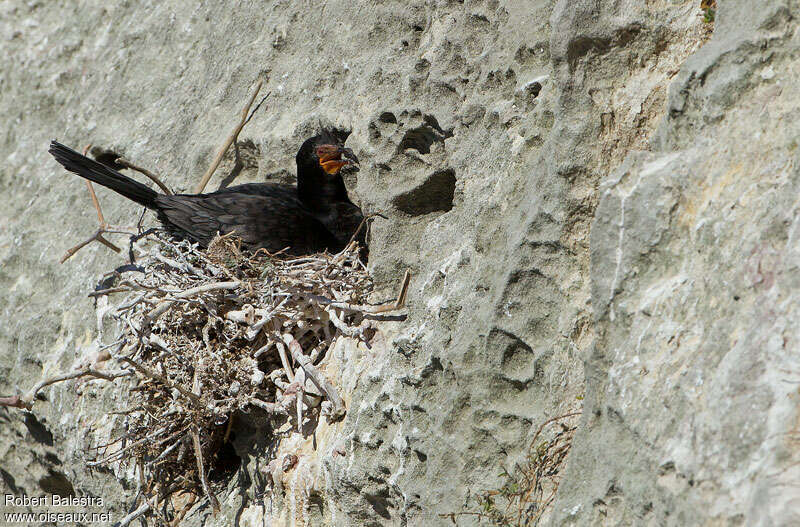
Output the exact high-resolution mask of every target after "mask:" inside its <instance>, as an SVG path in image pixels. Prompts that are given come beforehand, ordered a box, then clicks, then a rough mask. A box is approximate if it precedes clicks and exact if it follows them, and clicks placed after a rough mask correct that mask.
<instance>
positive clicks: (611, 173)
mask: <svg viewBox="0 0 800 527" xmlns="http://www.w3.org/2000/svg"><path fill="white" fill-rule="evenodd" d="M642 4H645V5H642ZM698 4H699V2H697V1H694V0H693V1H680V0H678V1H670V2H646V3H643V2H618V1H608V0H600V1H597V0H560V1H552V0H548V1H534V0H527V1H525V0H523V1H509V2H498V1H496V0H494V1H466V2H446V1H443V2H435V3H431V2H413V1H412V2H407V1H387V2H381V3H378V5H374V4H370V5H369V6H360V5H354V3H352V2H344V1H328V2H324V3H320V4H319V5H317V4H310V3H307V2H288V1H278V2H273V3H271V4H269V5H267V4H260V3H259V4H257V5H253V6H242V5H239V4H236V5H235V6H233V5H231V6H222V5H219V4H217V3H211V4H209V5H190V6H187V5H185V4H184V3H178V2H175V3H165V2H154V3H152V5H143V4H141V3H123V4H120V5H118V6H113V5H109V6H105V7H100V6H81V7H78V6H74V5H72V4H69V3H68V4H66V5H60V6H58V7H55V6H51V5H49V4H48V3H45V2H14V1H12V2H4V3H3V4H2V5H0V42H2V44H1V46H2V49H3V51H4V53H2V55H0V116H1V118H2V122H4V123H5V126H4V128H3V133H2V134H0V159H3V163H2V166H0V186H1V187H2V196H3V199H4V207H3V208H2V209H1V210H0V219H1V220H2V225H3V229H0V291H2V293H0V294H2V302H0V316H2V321H3V322H2V324H0V394H9V393H14V392H15V391H17V390H27V389H28V388H30V386H32V385H33V384H35V383H36V382H37V381H38V380H40V379H41V378H42V377H43V376H46V375H50V374H53V373H55V372H59V371H64V370H68V369H71V368H73V367H74V366H75V365H77V364H80V363H81V362H83V361H85V360H87V358H89V357H90V356H91V355H92V354H93V353H96V351H97V349H98V347H99V346H100V345H102V343H103V342H109V339H110V338H111V336H112V328H111V327H110V326H108V324H107V322H104V321H103V320H102V319H101V318H100V317H98V316H96V314H95V311H94V306H93V302H92V301H91V300H90V299H88V298H86V294H87V292H88V291H89V290H90V289H91V287H92V285H93V283H94V282H95V281H96V280H97V279H98V278H99V277H100V275H101V274H102V273H103V272H105V271H107V270H109V269H111V268H113V266H115V265H118V264H119V263H121V262H122V257H121V256H116V255H114V254H113V253H111V252H110V251H109V250H108V249H106V248H105V247H102V246H99V245H93V246H90V247H88V248H85V249H84V250H82V251H81V252H79V253H78V254H77V255H76V256H74V257H73V258H72V259H71V260H69V261H68V262H67V263H65V264H64V265H59V264H58V259H59V258H60V256H61V255H62V254H63V253H64V251H65V250H66V249H67V248H69V247H71V246H73V245H75V244H76V243H78V242H79V241H80V240H82V239H83V238H85V237H88V236H89V235H91V234H92V233H93V232H94V229H96V219H95V214H94V210H93V209H92V207H91V204H90V202H89V200H88V197H87V195H86V188H85V185H84V184H83V183H82V182H80V181H79V180H78V179H77V178H76V177H74V176H72V175H69V174H67V173H65V172H64V171H62V170H61V169H60V168H59V167H58V166H57V165H56V163H55V162H54V161H52V160H51V159H50V158H49V155H48V154H47V144H48V141H49V140H50V139H52V138H57V139H59V140H60V141H62V142H65V143H67V144H70V145H73V146H76V147H81V146H83V145H85V144H87V143H93V144H95V145H97V146H100V147H103V148H106V149H110V150H112V151H114V152H117V153H119V154H122V155H124V156H125V157H127V158H128V159H130V160H132V161H134V162H135V163H137V164H139V165H142V166H146V167H148V168H150V169H151V170H153V171H155V172H157V173H158V174H160V175H161V176H163V179H165V180H166V181H167V182H168V184H169V185H171V186H172V187H173V188H175V189H177V190H180V191H187V190H190V189H191V188H192V187H194V185H195V184H196V181H197V180H198V179H199V177H200V175H201V174H202V173H203V171H204V170H205V168H206V167H207V165H208V163H209V162H210V160H211V157H212V156H213V154H214V152H215V150H216V149H217V148H218V147H219V145H220V144H221V142H222V140H223V139H224V137H225V136H226V135H227V133H228V132H229V130H230V129H231V128H232V127H233V126H234V124H235V123H236V121H237V119H238V112H239V111H240V109H241V106H242V104H243V103H244V101H245V100H246V98H247V96H248V90H250V89H251V87H252V85H253V83H254V81H255V79H256V78H258V77H261V78H263V79H264V81H265V84H264V88H263V91H262V93H266V92H267V91H269V93H270V96H269V98H268V100H267V102H266V103H265V107H266V109H262V110H261V111H260V112H259V113H258V114H256V116H255V117H254V118H253V120H252V121H251V122H250V123H249V124H248V125H247V127H246V128H245V129H244V131H243V132H242V135H241V137H240V145H239V146H240V152H241V160H242V167H241V169H237V170H234V168H233V161H232V157H231V156H228V157H229V158H228V160H227V164H224V165H223V167H222V168H221V169H220V171H219V172H218V175H216V176H215V179H214V180H212V184H211V186H215V185H219V182H220V181H221V180H223V179H225V176H229V177H228V178H227V179H232V178H233V177H235V181H236V183H241V182H246V181H263V180H264V179H275V180H283V181H287V180H289V181H290V180H291V176H292V174H293V172H294V167H293V156H294V152H295V150H296V148H297V146H298V145H299V144H300V143H301V141H302V139H303V138H304V137H306V136H308V135H310V133H311V132H312V131H313V130H315V129H316V128H317V127H318V126H319V123H320V122H323V123H327V124H335V125H337V126H340V127H343V128H347V129H350V130H352V134H351V136H350V138H349V139H348V143H347V144H348V146H350V147H351V148H353V149H354V151H355V152H356V153H357V155H358V156H359V158H360V160H361V171H360V172H359V173H358V175H357V177H355V178H351V180H350V181H348V184H349V188H350V191H351V194H353V195H354V196H355V198H356V201H358V202H359V203H360V204H361V205H362V208H364V209H365V210H367V211H370V212H372V211H380V212H382V213H384V214H385V215H386V216H387V217H388V219H385V220H384V219H377V220H376V221H375V223H374V225H373V228H372V243H371V247H370V249H371V250H370V267H371V269H372V271H373V274H374V276H375V279H376V282H377V284H378V286H379V287H378V291H377V293H376V296H377V297H379V298H381V299H382V298H386V297H389V296H390V294H391V292H392V291H394V289H395V287H396V285H397V282H398V281H399V279H400V278H401V277H402V275H403V272H404V271H405V270H406V269H409V268H410V269H411V270H412V271H413V272H414V279H413V281H412V286H411V291H410V294H409V303H410V312H409V318H408V320H407V321H406V322H403V323H397V322H391V323H387V324H386V326H385V327H384V328H383V330H382V332H381V338H380V339H379V342H378V343H377V344H376V345H375V346H373V348H372V349H371V350H365V349H363V347H359V346H355V345H354V344H353V343H347V342H342V344H341V345H340V346H339V347H337V350H336V351H335V353H334V354H333V358H332V361H333V362H332V366H331V370H329V371H332V369H334V368H338V371H339V375H338V377H339V379H338V380H337V382H338V383H339V385H340V387H341V388H342V389H343V392H344V393H345V398H346V402H347V404H348V414H347V417H346V418H345V420H344V421H343V422H341V423H339V424H338V425H336V426H332V427H326V428H324V429H321V430H320V431H319V438H318V439H319V444H315V445H316V446H317V447H318V448H317V449H314V448H312V447H310V446H309V445H311V443H310V442H309V441H310V440H309V441H305V442H302V443H303V444H300V443H298V441H299V440H298V439H297V438H294V439H287V440H286V441H285V442H284V444H282V445H281V446H280V448H281V449H282V451H285V452H292V451H295V452H300V453H301V455H299V461H298V463H297V465H296V467H295V468H294V469H292V470H294V471H295V472H293V473H292V472H287V475H286V486H285V489H284V491H285V492H283V493H282V494H281V493H276V492H272V493H270V492H266V491H267V485H266V483H265V481H264V476H263V471H260V470H259V468H258V467H260V466H262V465H265V464H266V462H267V461H269V459H270V458H269V457H268V451H269V449H268V448H267V445H265V444H263V437H262V436H260V435H259V434H257V433H252V434H251V435H248V434H246V433H245V432H244V431H241V433H240V434H239V435H238V438H237V444H236V448H237V454H239V455H240V457H241V458H242V469H241V476H240V477H239V478H235V479H234V481H232V482H231V485H230V487H229V490H230V492H229V495H227V496H221V502H222V503H223V511H222V513H221V514H222V517H221V519H220V518H217V519H216V520H214V519H212V518H211V517H210V516H209V512H208V510H207V508H205V509H202V508H201V509H200V510H198V511H195V512H193V513H191V514H190V515H189V516H188V517H187V520H186V521H187V522H189V523H193V524H198V525H199V524H204V523H208V524H213V522H222V523H220V524H232V522H233V521H234V520H236V521H239V522H240V524H242V525H262V524H263V523H264V522H265V521H266V518H265V516H269V521H270V522H272V523H274V524H276V525H280V524H287V525H295V524H299V525H302V524H303V522H305V523H309V524H313V525H336V526H339V525H409V526H416V525H438V524H442V525H445V524H449V523H450V520H449V519H446V518H444V517H442V516H441V515H446V514H448V513H451V512H459V511H461V510H462V508H463V506H464V504H465V500H466V497H467V495H468V493H469V492H472V493H475V492H479V491H481V490H484V489H489V488H496V487H497V486H498V485H499V484H501V479H502V478H500V477H499V476H498V473H499V472H500V469H501V467H510V466H512V465H513V464H514V463H515V462H518V461H520V460H521V459H522V456H524V454H525V453H526V452H527V450H528V446H529V443H530V441H531V438H532V436H533V434H534V432H535V429H536V428H537V426H538V425H539V424H540V423H542V422H543V421H545V420H546V419H548V418H550V417H553V416H557V415H561V414H564V413H566V412H568V411H571V410H576V409H580V407H581V406H583V416H582V420H581V423H580V428H579V430H578V433H577V435H576V439H575V442H574V444H573V448H572V451H571V453H570V457H569V458H568V462H567V465H566V467H565V470H564V471H563V472H562V474H561V483H560V487H559V490H558V494H557V495H556V501H555V504H554V507H553V508H552V510H550V511H548V514H547V517H546V518H544V520H546V521H548V522H550V523H551V524H553V525H662V524H669V525H694V524H703V525H706V524H709V525H711V524H714V525H789V524H794V523H798V521H799V520H800V518H798V517H797V516H798V512H797V511H798V510H800V504H798V503H797V499H796V498H795V495H796V493H794V492H793V486H792V485H794V484H796V482H797V479H798V477H800V468H798V467H800V465H798V464H797V463H796V461H797V457H798V443H797V442H796V440H795V438H794V436H793V435H792V433H793V432H794V431H795V422H796V419H797V410H796V409H797V406H798V402H800V401H798V400H797V399H798V395H797V394H798V392H797V382H798V373H799V372H800V358H798V357H800V356H799V355H798V353H797V350H798V349H800V343H799V342H798V339H800V334H799V333H798V330H797V329H796V327H795V326H796V324H795V323H794V322H795V321H796V320H797V319H798V315H800V313H798V307H797V305H798V300H797V291H798V290H799V288H800V282H799V281H798V279H797V278H793V276H795V275H794V274H792V273H793V272H795V271H796V268H797V266H798V262H800V259H798V257H800V253H798V248H797V246H798V241H797V236H798V235H797V232H796V231H797V223H798V221H800V220H798V219H797V218H798V215H797V213H796V209H797V195H798V190H800V189H798V185H799V184H800V178H799V177H798V170H797V168H796V164H797V159H796V158H797V155H798V154H797V152H798V148H797V147H798V143H797V137H798V136H800V133H799V132H800V130H798V125H797V124H796V121H797V119H794V118H793V117H792V116H793V115H794V116H796V115H797V111H798V110H797V108H798V107H797V102H796V101H798V100H800V97H798V93H797V91H798V89H797V87H796V83H795V82H793V81H794V80H795V79H794V73H795V70H796V69H797V67H798V62H797V59H796V56H797V53H796V51H797V35H796V30H797V23H796V19H797V16H798V14H799V13H798V11H800V9H799V8H798V6H797V5H796V3H794V2H788V1H786V0H763V1H762V2H751V1H750V0H726V1H725V2H721V3H720V4H721V5H720V7H719V9H718V11H717V16H716V20H715V21H713V22H711V21H704V20H703V16H702V13H701V11H700V9H699V5H698ZM712 29H713V35H712ZM98 195H99V197H100V200H101V203H102V204H103V206H104V212H105V215H106V219H107V220H108V221H109V222H110V223H112V224H115V225H131V224H134V223H135V222H136V219H138V213H139V212H138V210H137V209H136V207H134V206H133V205H132V204H130V203H127V202H124V200H122V199H121V198H117V197H116V196H114V195H112V194H111V193H110V192H106V191H105V190H99V191H98ZM147 221H151V222H152V218H150V219H149V220H147ZM792 258H795V260H792ZM793 262H794V263H793ZM793 328H794V329H793ZM77 389H79V390H82V396H81V397H77V395H76V387H75V384H74V383H68V384H61V385H57V386H54V387H53V388H51V389H49V390H47V391H46V392H45V396H46V399H45V400H40V401H37V402H36V406H35V408H34V414H32V415H26V414H23V413H22V412H18V411H16V410H11V411H9V410H5V409H0V420H1V421H2V423H3V426H0V476H2V478H0V481H1V482H2V483H0V488H2V489H3V491H4V492H11V493H15V494H20V495H21V494H28V495H35V494H42V493H53V492H55V493H70V492H74V493H76V494H79V495H87V494H91V495H95V496H102V497H103V498H105V499H106V500H107V507H105V508H104V509H105V510H111V511H112V512H113V513H114V514H115V516H114V517H115V519H120V518H121V517H122V516H123V515H124V512H125V509H126V508H127V507H128V506H129V505H130V503H131V502H132V500H133V496H134V495H135V479H134V478H133V476H132V473H129V472H125V471H121V472H120V473H119V474H109V473H105V472H97V471H94V472H91V471H89V469H87V468H86V466H85V459H86V448H87V446H88V444H89V443H90V441H89V439H96V438H100V437H102V436H103V433H105V434H106V436H107V433H108V430H107V429H106V428H107V427H108V426H110V425H109V424H108V423H107V422H106V421H104V420H103V419H102V418H101V417H102V415H103V412H105V411H108V410H109V409H112V408H114V407H115V404H116V402H115V401H117V400H118V399H119V398H120V397H122V396H123V395H124V389H123V388H113V387H110V386H108V385H104V384H101V383H98V382H92V383H88V384H81V385H79V387H78V388H77ZM87 430H88V431H87ZM304 467H305V468H304ZM300 469H303V470H304V471H301V470H300ZM300 475H302V480H301V476H300ZM265 492H266V494H265ZM459 521H460V522H462V523H463V524H469V522H470V521H473V519H472V518H470V517H461V518H460V519H459ZM226 522H227V523H226Z"/></svg>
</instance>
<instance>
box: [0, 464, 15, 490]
mask: <svg viewBox="0 0 800 527" xmlns="http://www.w3.org/2000/svg"><path fill="white" fill-rule="evenodd" d="M0 478H2V479H3V483H5V484H6V487H8V488H9V489H10V490H11V492H12V493H14V494H19V489H17V481H16V480H15V479H14V476H12V475H11V474H9V473H8V472H6V471H5V470H3V469H2V468H0Z"/></svg>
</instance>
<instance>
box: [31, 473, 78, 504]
mask: <svg viewBox="0 0 800 527" xmlns="http://www.w3.org/2000/svg"><path fill="white" fill-rule="evenodd" d="M39 487H41V488H42V490H43V491H45V492H47V493H48V494H58V495H59V496H61V497H64V498H66V497H68V496H74V495H75V488H74V487H73V486H72V483H70V481H69V480H68V479H67V476H65V475H64V474H63V473H61V472H56V471H55V470H51V471H50V472H49V473H48V474H47V475H46V476H45V477H43V478H41V479H40V480H39Z"/></svg>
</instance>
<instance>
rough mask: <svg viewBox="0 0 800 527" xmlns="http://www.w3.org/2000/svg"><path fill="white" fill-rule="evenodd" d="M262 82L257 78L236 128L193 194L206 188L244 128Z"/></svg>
mask: <svg viewBox="0 0 800 527" xmlns="http://www.w3.org/2000/svg"><path fill="white" fill-rule="evenodd" d="M262 83H263V81H261V80H259V81H258V84H256V89H255V90H254V91H253V95H252V96H251V97H250V100H249V101H247V104H245V106H244V108H243V109H242V118H241V120H240V121H239V124H237V125H236V128H234V129H233V132H231V134H230V135H229V136H228V138H227V139H226V140H225V142H224V143H223V144H222V148H220V149H219V152H217V155H216V157H215V158H214V160H213V161H212V162H211V166H209V167H208V170H206V173H205V174H203V178H202V179H201V180H200V183H198V184H197V187H195V189H194V193H195V194H200V193H201V192H203V189H205V188H206V185H207V184H208V182H209V180H210V179H211V176H213V175H214V171H215V170H217V167H218V166H219V164H220V163H221V162H222V158H223V156H225V152H227V151H228V148H230V146H231V145H232V144H233V143H235V142H236V139H237V138H238V137H239V132H241V131H242V128H244V125H245V124H247V121H248V120H249V119H248V118H247V112H249V111H250V107H251V106H252V105H253V101H255V100H256V95H258V92H259V90H261V84H262ZM262 102H263V101H262ZM260 105H261V103H259V106H260Z"/></svg>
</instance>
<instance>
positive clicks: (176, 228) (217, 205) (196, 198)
mask: <svg viewBox="0 0 800 527" xmlns="http://www.w3.org/2000/svg"><path fill="white" fill-rule="evenodd" d="M50 153H51V154H52V155H53V157H55V159H56V161H58V162H59V163H61V165H63V166H64V168H66V169H67V170H69V171H70V172H74V173H75V174H78V175H79V176H81V177H83V178H86V179H88V180H90V181H93V182H95V183H98V184H100V185H103V186H105V187H107V188H110V189H111V190H113V191H115V192H117V193H118V194H121V195H123V196H125V197H126V198H128V199H130V200H133V201H135V202H136V203H139V204H141V205H144V206H145V207H147V208H148V209H151V210H153V211H155V212H156V214H157V215H158V219H159V220H160V221H161V223H162V224H163V225H164V227H165V228H166V229H167V230H168V231H169V232H171V233H172V234H173V235H175V236H176V237H178V238H182V239H189V240H191V241H194V242H198V243H200V245H202V246H204V247H206V246H208V244H209V243H210V242H211V240H212V239H213V238H214V236H216V234H217V233H220V234H228V233H231V232H235V233H236V235H237V236H239V237H240V238H241V239H242V244H243V246H244V247H245V248H246V249H250V250H256V249H262V248H263V249H266V250H267V251H270V252H276V251H279V250H282V249H288V250H287V252H288V253H290V254H310V253H315V252H321V251H325V250H328V251H331V252H337V251H340V250H341V249H343V248H344V246H345V245H346V244H347V242H348V241H349V240H350V239H351V238H352V236H353V233H354V232H355V231H356V229H357V228H358V226H359V225H360V223H361V221H362V220H363V217H364V216H363V214H362V212H361V209H359V208H358V207H357V206H356V205H355V204H353V203H352V202H351V201H350V198H349V197H348V195H347V190H346V188H345V186H344V181H343V179H342V175H341V169H342V168H343V167H345V166H355V165H357V162H358V160H357V158H356V157H355V155H353V152H352V151H351V150H350V149H348V148H344V146H343V144H342V141H341V139H340V138H339V137H336V135H334V133H332V132H327V131H325V132H323V133H321V134H319V135H317V136H314V137H312V138H311V139H308V140H307V141H305V142H304V143H303V145H302V146H301V147H300V150H299V151H298V152H297V156H296V162H297V186H296V187H295V186H292V185H282V184H275V183H248V184H244V185H236V186H233V187H229V188H226V189H223V190H219V191H217V192H211V193H208V194H176V195H167V194H159V193H157V192H155V191H154V190H152V189H151V188H149V187H147V186H145V185H143V184H142V183H139V182H138V181H135V180H133V179H131V178H129V177H128V176H125V175H123V174H121V173H119V172H118V171H116V170H114V169H113V168H111V167H109V166H107V165H104V164H102V163H100V162H98V161H95V160H94V159H90V158H88V157H86V156H84V155H82V154H80V153H78V152H76V151H75V150H72V149H71V148H68V147H66V146H64V145H62V144H60V143H58V142H56V141H52V142H51V143H50ZM359 240H360V241H361V242H362V245H363V242H364V235H363V229H362V232H361V233H360V235H359Z"/></svg>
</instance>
